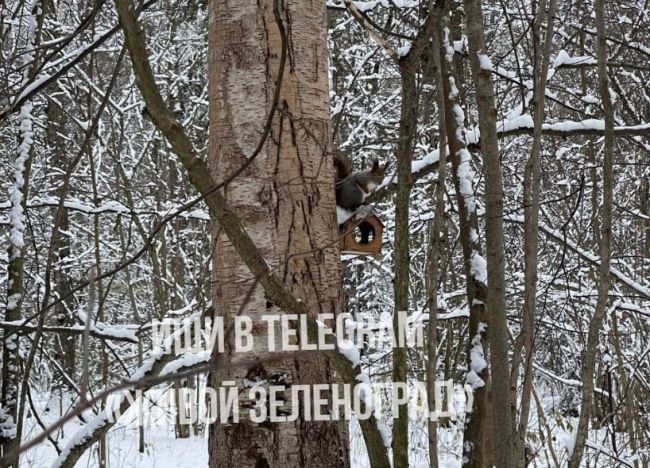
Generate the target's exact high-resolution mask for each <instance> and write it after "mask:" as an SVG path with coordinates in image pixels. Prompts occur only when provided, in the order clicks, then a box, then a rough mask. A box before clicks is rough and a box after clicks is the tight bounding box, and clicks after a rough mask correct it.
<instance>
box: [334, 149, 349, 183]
mask: <svg viewBox="0 0 650 468" xmlns="http://www.w3.org/2000/svg"><path fill="white" fill-rule="evenodd" d="M334 168H335V169H336V180H337V181H339V180H343V179H346V178H348V177H349V176H350V174H352V161H350V159H349V158H347V157H345V156H340V155H336V156H334Z"/></svg>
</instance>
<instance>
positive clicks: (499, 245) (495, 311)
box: [464, 0, 515, 468]
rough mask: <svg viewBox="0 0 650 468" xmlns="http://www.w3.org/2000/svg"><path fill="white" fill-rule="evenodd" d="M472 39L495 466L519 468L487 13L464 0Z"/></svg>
mask: <svg viewBox="0 0 650 468" xmlns="http://www.w3.org/2000/svg"><path fill="white" fill-rule="evenodd" d="M464 5H465V19H466V25H467V41H468V44H469V52H470V66H471V70H472V78H473V81H474V85H475V87H476V100H477V104H478V120H479V128H480V131H481V151H482V153H483V167H484V170H485V210H486V213H485V218H486V219H485V240H486V245H487V248H486V257H487V258H486V260H487V285H488V288H487V304H486V306H487V311H486V318H487V325H488V330H487V337H488V341H489V342H490V366H491V368H492V389H493V394H492V416H493V418H494V426H495V428H498V430H496V431H495V436H494V453H495V464H496V466H498V467H499V468H510V467H514V460H515V457H514V455H515V453H514V433H513V424H512V413H511V408H510V392H509V390H510V366H509V361H508V325H507V322H506V300H505V248H504V238H503V237H504V236H503V181H502V170H501V159H500V155H499V143H498V138H497V129H496V119H497V111H496V106H495V99H494V84H493V81H492V71H491V70H490V67H489V66H488V63H486V60H485V59H487V57H486V56H485V52H486V48H485V37H484V23H483V11H482V8H481V2H480V1H479V0H465V1H464Z"/></svg>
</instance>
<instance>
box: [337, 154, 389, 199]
mask: <svg viewBox="0 0 650 468" xmlns="http://www.w3.org/2000/svg"><path fill="white" fill-rule="evenodd" d="M334 167H335V168H336V204H337V205H338V206H340V207H341V208H345V209H346V210H350V211H354V210H356V209H357V208H359V207H360V206H361V205H362V204H363V201H364V200H365V199H366V197H367V196H368V195H370V194H371V193H372V192H373V191H374V190H375V189H377V187H379V184H381V182H382V181H383V180H384V174H385V173H386V165H384V166H380V165H379V161H377V160H376V159H374V160H373V161H372V166H371V167H370V169H368V170H365V171H360V172H353V171H352V163H351V162H350V160H349V159H347V158H345V157H342V156H335V157H334Z"/></svg>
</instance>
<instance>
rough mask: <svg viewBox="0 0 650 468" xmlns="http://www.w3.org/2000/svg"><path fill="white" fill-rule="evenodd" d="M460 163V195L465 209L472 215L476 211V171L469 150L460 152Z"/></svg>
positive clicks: (463, 149)
mask: <svg viewBox="0 0 650 468" xmlns="http://www.w3.org/2000/svg"><path fill="white" fill-rule="evenodd" d="M458 156H459V159H460V163H459V164H458V180H459V185H460V194H461V195H462V196H463V201H464V202H465V207H466V208H467V211H468V212H469V213H470V214H471V213H473V212H474V211H476V200H475V199H474V169H472V157H471V155H470V154H469V151H467V149H465V148H462V149H461V150H459V151H458Z"/></svg>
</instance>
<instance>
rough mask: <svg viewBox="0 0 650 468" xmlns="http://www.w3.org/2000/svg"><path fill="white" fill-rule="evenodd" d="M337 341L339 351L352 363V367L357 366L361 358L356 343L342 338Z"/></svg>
mask: <svg viewBox="0 0 650 468" xmlns="http://www.w3.org/2000/svg"><path fill="white" fill-rule="evenodd" d="M337 342H338V350H339V352H340V353H341V354H342V355H343V356H345V357H346V358H347V360H348V361H350V362H351V363H352V367H357V366H358V365H359V362H360V360H361V356H360V354H359V349H358V348H357V347H356V345H355V344H354V343H353V342H352V341H350V340H345V339H343V338H339V339H338V340H337Z"/></svg>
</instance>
